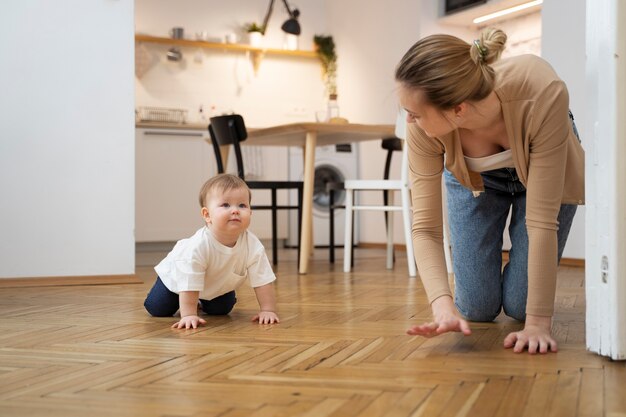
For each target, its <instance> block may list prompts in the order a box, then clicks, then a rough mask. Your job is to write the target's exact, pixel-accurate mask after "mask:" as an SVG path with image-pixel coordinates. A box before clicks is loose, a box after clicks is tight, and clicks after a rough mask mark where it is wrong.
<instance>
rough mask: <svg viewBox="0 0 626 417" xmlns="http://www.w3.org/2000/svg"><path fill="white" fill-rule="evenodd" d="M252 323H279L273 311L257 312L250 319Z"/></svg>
mask: <svg viewBox="0 0 626 417" xmlns="http://www.w3.org/2000/svg"><path fill="white" fill-rule="evenodd" d="M252 321H258V322H259V324H274V323H277V324H278V323H280V319H279V318H278V315H277V314H276V313H274V312H273V311H259V314H256V315H255V316H254V317H252Z"/></svg>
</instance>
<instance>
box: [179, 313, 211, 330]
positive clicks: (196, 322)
mask: <svg viewBox="0 0 626 417" xmlns="http://www.w3.org/2000/svg"><path fill="white" fill-rule="evenodd" d="M203 324H206V320H205V319H201V318H200V317H198V316H194V315H190V316H185V317H181V318H180V321H177V322H176V323H174V324H172V329H197V328H198V326H200V325H203Z"/></svg>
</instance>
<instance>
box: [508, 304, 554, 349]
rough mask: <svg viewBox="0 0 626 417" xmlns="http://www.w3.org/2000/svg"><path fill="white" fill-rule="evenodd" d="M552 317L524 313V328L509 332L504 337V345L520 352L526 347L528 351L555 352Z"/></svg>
mask: <svg viewBox="0 0 626 417" xmlns="http://www.w3.org/2000/svg"><path fill="white" fill-rule="evenodd" d="M551 327H552V317H542V316H533V315H530V314H527V315H526V324H525V325H524V330H521V331H519V332H513V333H509V334H508V336H507V337H505V338H504V347H505V348H507V349H509V348H513V352H515V353H521V352H523V351H524V348H526V347H528V353H530V354H531V355H534V354H535V353H537V352H539V353H548V352H549V351H552V352H556V351H557V344H556V340H554V339H553V338H552V334H551Z"/></svg>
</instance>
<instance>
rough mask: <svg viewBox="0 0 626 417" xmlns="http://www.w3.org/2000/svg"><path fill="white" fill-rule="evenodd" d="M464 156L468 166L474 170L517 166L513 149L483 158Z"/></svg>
mask: <svg viewBox="0 0 626 417" xmlns="http://www.w3.org/2000/svg"><path fill="white" fill-rule="evenodd" d="M463 157H464V158H465V164H466V165H467V168H468V169H469V170H470V171H474V172H485V171H491V170H492V169H500V168H515V165H514V164H513V151H512V150H511V149H507V150H506V151H502V152H500V153H496V154H494V155H489V156H484V157H482V158H470V157H469V156H465V155H464V156H463Z"/></svg>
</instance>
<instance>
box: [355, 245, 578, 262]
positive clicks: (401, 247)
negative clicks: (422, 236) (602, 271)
mask: <svg viewBox="0 0 626 417" xmlns="http://www.w3.org/2000/svg"><path fill="white" fill-rule="evenodd" d="M357 247H358V248H363V249H385V248H386V247H387V244H386V243H377V242H359V244H358V245H357ZM393 247H394V249H396V250H398V251H406V245H405V244H403V243H396V244H394V245H393ZM502 260H503V261H505V262H508V260H509V251H506V250H505V251H502ZM559 265H561V266H573V267H577V268H584V267H585V260H584V259H577V258H561V263H560V264H559Z"/></svg>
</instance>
